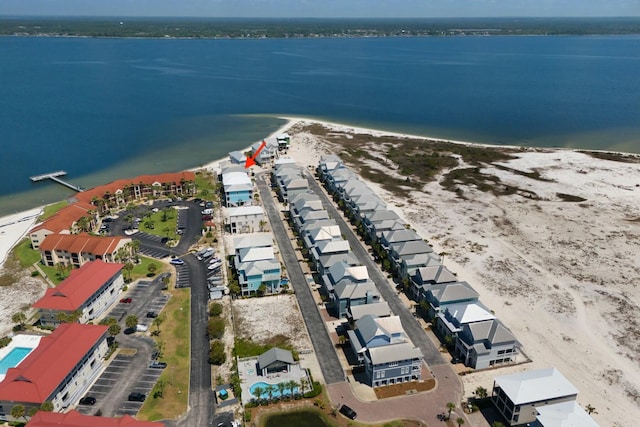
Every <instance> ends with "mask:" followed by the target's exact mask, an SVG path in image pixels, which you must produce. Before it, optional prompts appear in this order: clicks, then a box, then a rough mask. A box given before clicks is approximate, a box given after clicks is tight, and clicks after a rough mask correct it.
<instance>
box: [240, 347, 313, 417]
mask: <svg viewBox="0 0 640 427" xmlns="http://www.w3.org/2000/svg"><path fill="white" fill-rule="evenodd" d="M257 364H258V358H257V357H248V358H243V359H238V373H239V375H240V386H241V388H242V404H243V405H245V404H247V403H249V402H250V401H251V399H253V398H254V396H253V395H252V394H251V392H250V391H249V389H250V388H251V386H252V385H253V384H255V383H258V382H264V383H267V384H278V383H281V382H283V381H291V380H294V381H296V382H297V383H298V384H300V380H301V379H303V378H306V379H307V381H308V384H310V379H309V377H308V375H307V371H306V370H305V369H303V368H302V367H301V366H300V364H299V363H294V364H293V365H290V367H289V370H290V372H279V373H277V374H272V375H267V376H266V377H264V376H262V375H259V374H258V370H257V368H256V365H257Z"/></svg>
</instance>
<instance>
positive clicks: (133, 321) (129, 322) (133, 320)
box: [124, 314, 138, 329]
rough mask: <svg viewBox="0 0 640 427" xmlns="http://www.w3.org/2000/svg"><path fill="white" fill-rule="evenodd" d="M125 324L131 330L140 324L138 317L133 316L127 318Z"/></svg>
mask: <svg viewBox="0 0 640 427" xmlns="http://www.w3.org/2000/svg"><path fill="white" fill-rule="evenodd" d="M124 324H125V325H126V326H127V328H129V329H131V328H135V327H136V325H137V324H138V316H136V315H134V314H131V315H129V316H127V318H126V319H125V321H124Z"/></svg>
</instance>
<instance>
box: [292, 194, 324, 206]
mask: <svg viewBox="0 0 640 427" xmlns="http://www.w3.org/2000/svg"><path fill="white" fill-rule="evenodd" d="M302 200H320V196H318V195H317V194H316V193H301V194H296V195H295V196H294V197H293V198H292V199H291V200H290V201H289V203H290V204H296V203H299V202H300V201H302Z"/></svg>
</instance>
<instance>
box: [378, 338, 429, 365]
mask: <svg viewBox="0 0 640 427" xmlns="http://www.w3.org/2000/svg"><path fill="white" fill-rule="evenodd" d="M369 355H370V356H371V362H372V363H373V364H374V365H381V364H383V363H390V362H396V361H400V360H410V359H420V358H422V352H421V351H420V349H419V348H417V347H414V346H413V344H410V343H398V344H391V345H383V346H381V347H374V348H370V349H369Z"/></svg>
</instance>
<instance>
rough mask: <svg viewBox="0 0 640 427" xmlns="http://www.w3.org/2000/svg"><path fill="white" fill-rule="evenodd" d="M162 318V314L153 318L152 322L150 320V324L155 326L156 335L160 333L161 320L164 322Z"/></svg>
mask: <svg viewBox="0 0 640 427" xmlns="http://www.w3.org/2000/svg"><path fill="white" fill-rule="evenodd" d="M164 319H165V317H164V316H158V317H156V318H155V319H153V322H151V324H152V325H153V326H155V327H156V335H160V325H162V322H164Z"/></svg>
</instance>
